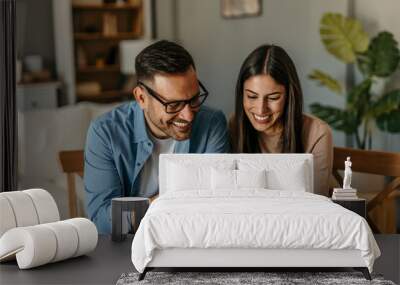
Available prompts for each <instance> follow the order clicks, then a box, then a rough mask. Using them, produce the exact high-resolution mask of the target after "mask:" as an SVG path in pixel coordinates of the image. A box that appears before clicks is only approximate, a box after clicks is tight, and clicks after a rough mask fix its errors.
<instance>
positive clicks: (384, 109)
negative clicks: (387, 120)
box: [368, 89, 400, 117]
mask: <svg viewBox="0 0 400 285" xmlns="http://www.w3.org/2000/svg"><path fill="white" fill-rule="evenodd" d="M396 109H400V89H396V90H392V91H390V92H388V93H386V94H384V95H382V96H381V97H379V98H378V100H376V101H375V102H374V103H373V105H372V107H371V109H370V110H369V111H368V114H369V116H372V117H379V116H381V115H384V114H387V113H390V112H392V111H394V110H396Z"/></svg>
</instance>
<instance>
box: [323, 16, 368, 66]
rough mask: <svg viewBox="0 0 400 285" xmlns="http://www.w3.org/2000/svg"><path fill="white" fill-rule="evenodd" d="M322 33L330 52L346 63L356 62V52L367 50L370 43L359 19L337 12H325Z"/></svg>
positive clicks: (324, 42)
mask: <svg viewBox="0 0 400 285" xmlns="http://www.w3.org/2000/svg"><path fill="white" fill-rule="evenodd" d="M320 35H321V39H322V42H323V44H324V45H325V48H326V49H327V50H328V52H330V53H331V54H332V55H334V56H335V57H336V58H338V59H339V60H341V61H343V62H345V63H352V62H354V61H355V60H356V53H362V52H365V51H366V50H367V48H368V44H369V38H368V35H367V34H366V33H365V32H364V30H363V28H362V26H361V23H360V22H359V21H357V20H355V19H352V18H347V17H344V16H342V15H340V14H335V13H326V14H324V16H323V17H322V19H321V23H320Z"/></svg>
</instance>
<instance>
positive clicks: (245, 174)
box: [236, 169, 268, 188]
mask: <svg viewBox="0 0 400 285" xmlns="http://www.w3.org/2000/svg"><path fill="white" fill-rule="evenodd" d="M267 181H268V180H267V171H266V170H265V169H262V170H236V182H237V187H238V188H267V185H268V184H267Z"/></svg>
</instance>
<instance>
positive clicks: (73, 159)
mask: <svg viewBox="0 0 400 285" xmlns="http://www.w3.org/2000/svg"><path fill="white" fill-rule="evenodd" d="M59 158H60V162H61V167H62V170H63V171H64V172H65V173H66V174H67V183H68V206H69V214H70V217H71V218H75V217H77V216H78V212H77V206H76V189H75V177H74V175H75V174H77V175H79V176H80V177H82V178H83V166H84V156H83V150H72V151H60V152H59Z"/></svg>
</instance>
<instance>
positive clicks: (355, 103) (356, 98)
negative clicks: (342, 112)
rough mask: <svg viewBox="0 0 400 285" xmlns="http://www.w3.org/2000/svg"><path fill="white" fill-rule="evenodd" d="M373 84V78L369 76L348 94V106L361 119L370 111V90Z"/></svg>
mask: <svg viewBox="0 0 400 285" xmlns="http://www.w3.org/2000/svg"><path fill="white" fill-rule="evenodd" d="M371 85H372V80H371V79H369V78H368V79H365V80H364V81H363V82H361V83H360V84H358V85H356V86H355V87H354V88H353V89H351V90H350V92H349V94H348V95H347V106H348V108H349V110H351V111H352V112H354V114H355V115H356V116H357V118H358V119H359V120H360V119H361V117H362V116H363V115H364V114H365V113H366V112H367V111H368V107H369V101H370V97H371V96H370V92H369V90H370V88H371Z"/></svg>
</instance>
